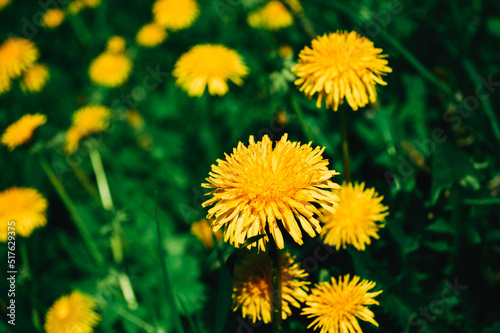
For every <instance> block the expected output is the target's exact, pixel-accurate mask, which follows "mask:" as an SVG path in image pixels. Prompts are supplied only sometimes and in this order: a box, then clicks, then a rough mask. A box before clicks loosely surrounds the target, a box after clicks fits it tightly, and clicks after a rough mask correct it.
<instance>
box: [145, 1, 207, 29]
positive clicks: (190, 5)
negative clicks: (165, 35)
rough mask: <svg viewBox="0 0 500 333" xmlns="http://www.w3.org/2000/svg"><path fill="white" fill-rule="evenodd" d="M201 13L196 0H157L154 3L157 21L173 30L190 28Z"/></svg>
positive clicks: (154, 15) (154, 13)
mask: <svg viewBox="0 0 500 333" xmlns="http://www.w3.org/2000/svg"><path fill="white" fill-rule="evenodd" d="M199 14H200V8H199V5H198V3H197V2H196V0H156V2H155V3H154V4H153V17H154V20H155V22H156V23H158V24H159V25H161V26H163V27H165V28H167V29H169V30H172V31H176V30H181V29H186V28H189V27H190V26H191V25H192V24H193V23H194V21H196V19H197V18H198V15H199Z"/></svg>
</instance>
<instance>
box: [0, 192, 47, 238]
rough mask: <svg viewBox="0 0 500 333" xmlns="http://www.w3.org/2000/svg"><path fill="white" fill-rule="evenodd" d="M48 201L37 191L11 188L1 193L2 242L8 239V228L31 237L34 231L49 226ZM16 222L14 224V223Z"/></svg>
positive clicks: (0, 236) (0, 220) (23, 235)
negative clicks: (47, 215)
mask: <svg viewBox="0 0 500 333" xmlns="http://www.w3.org/2000/svg"><path fill="white" fill-rule="evenodd" d="M47 206H48V202H47V200H46V199H45V198H44V197H43V196H42V195H41V194H40V193H38V191H37V190H35V189H32V188H26V187H11V188H9V189H7V190H5V191H2V192H0V224H1V225H2V227H1V228H0V241H1V242H6V241H7V239H8V227H9V226H10V227H12V228H14V229H15V230H16V232H15V233H16V235H19V236H22V237H29V236H30V235H31V233H32V232H33V230H35V229H37V228H41V227H43V226H45V225H46V224H47V217H46V214H47ZM12 222H14V223H12Z"/></svg>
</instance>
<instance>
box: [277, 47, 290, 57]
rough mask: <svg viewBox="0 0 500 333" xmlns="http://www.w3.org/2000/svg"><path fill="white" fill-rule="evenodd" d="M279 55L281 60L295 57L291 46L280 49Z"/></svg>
mask: <svg viewBox="0 0 500 333" xmlns="http://www.w3.org/2000/svg"><path fill="white" fill-rule="evenodd" d="M278 53H279V55H280V57H281V58H283V59H284V58H288V57H292V56H293V49H292V48H291V47H290V45H281V46H280V48H279V49H278Z"/></svg>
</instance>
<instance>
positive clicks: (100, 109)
mask: <svg viewBox="0 0 500 333" xmlns="http://www.w3.org/2000/svg"><path fill="white" fill-rule="evenodd" d="M110 117H111V110H110V109H109V108H107V107H105V106H102V105H88V106H84V107H82V108H80V109H78V110H77V111H76V112H75V113H74V114H73V124H72V125H71V127H70V128H69V129H68V131H67V132H66V147H65V150H66V152H67V153H68V154H72V153H75V152H76V151H77V150H78V145H79V143H80V140H81V139H83V138H84V137H85V136H87V135H89V134H92V133H97V132H102V131H105V130H106V129H107V128H108V126H109V118H110Z"/></svg>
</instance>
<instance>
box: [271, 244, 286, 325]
mask: <svg viewBox="0 0 500 333" xmlns="http://www.w3.org/2000/svg"><path fill="white" fill-rule="evenodd" d="M269 239H270V241H269V256H270V257H271V258H270V259H271V301H272V307H271V308H272V314H271V320H272V328H273V333H281V332H282V330H283V319H282V316H281V314H282V305H283V304H282V303H283V301H282V292H281V291H282V290H281V268H280V250H279V249H278V247H277V245H276V243H275V242H274V240H273V239H272V236H269Z"/></svg>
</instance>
